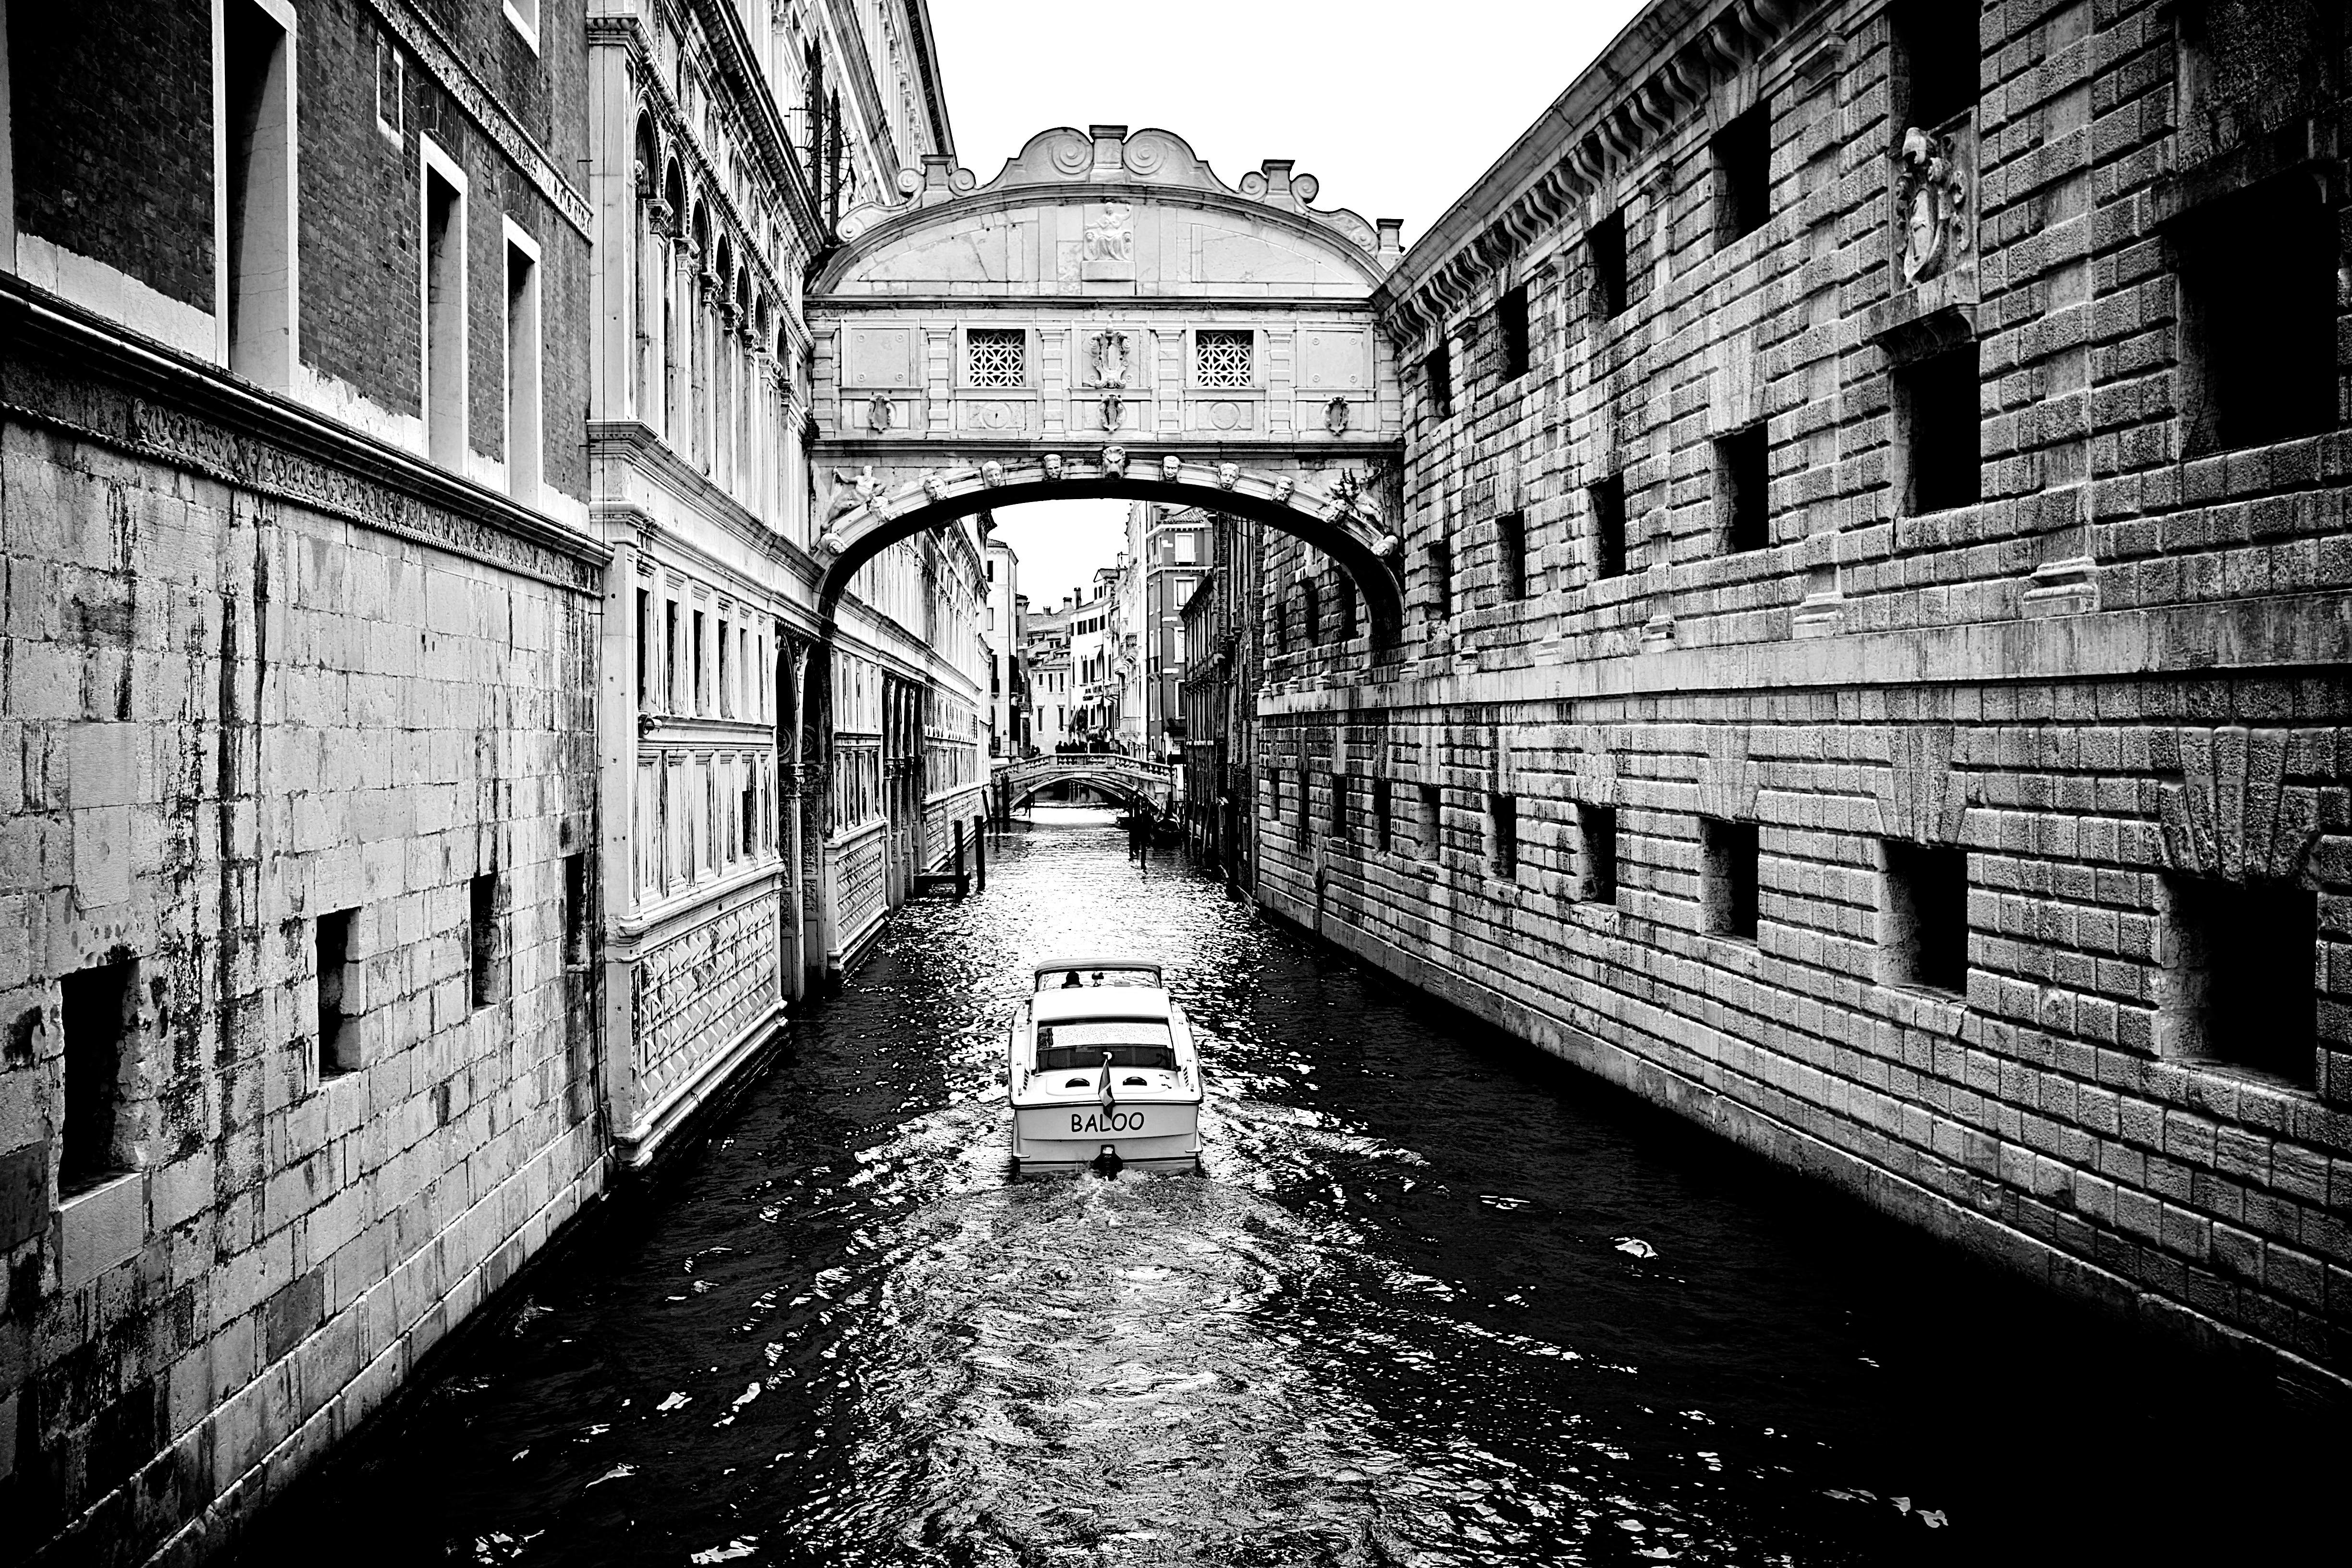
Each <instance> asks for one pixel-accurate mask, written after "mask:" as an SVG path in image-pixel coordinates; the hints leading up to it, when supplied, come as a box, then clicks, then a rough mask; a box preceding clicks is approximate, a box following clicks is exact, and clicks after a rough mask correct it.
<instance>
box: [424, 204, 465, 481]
mask: <svg viewBox="0 0 2352 1568" xmlns="http://www.w3.org/2000/svg"><path fill="white" fill-rule="evenodd" d="M424 248H425V450H426V452H427V453H428V454H429V455H430V456H431V458H433V460H434V461H435V462H436V463H438V464H440V465H441V466H442V467H443V468H457V469H463V468H464V467H465V465H466V200H465V197H464V195H462V194H461V193H460V192H459V191H458V189H457V186H456V185H454V184H450V182H449V181H448V180H447V179H446V178H445V177H444V176H443V174H441V172H440V170H439V169H438V168H436V167H434V166H433V165H431V164H430V163H428V164H427V165H426V167H425V247H424Z"/></svg>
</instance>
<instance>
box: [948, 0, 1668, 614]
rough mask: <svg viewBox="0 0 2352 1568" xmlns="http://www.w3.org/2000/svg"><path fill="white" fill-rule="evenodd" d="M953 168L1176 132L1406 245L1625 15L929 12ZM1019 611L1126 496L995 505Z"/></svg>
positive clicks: (1114, 539) (1320, 6)
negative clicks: (1011, 554)
mask: <svg viewBox="0 0 2352 1568" xmlns="http://www.w3.org/2000/svg"><path fill="white" fill-rule="evenodd" d="M930 6H931V26H932V28H933V31H934V32H935V34H936V35H937V37H938V39H939V47H940V75H941V76H942V77H943V78H944V79H945V80H946V85H947V99H948V119H949V123H950V125H951V126H952V128H953V129H954V132H955V139H956V154H957V158H958V160H959V161H960V162H961V163H962V164H963V165H964V166H965V167H966V168H968V169H970V170H971V172H972V173H973V174H977V175H978V176H979V177H980V179H981V180H982V182H983V183H985V182H987V181H989V180H991V179H993V178H995V176H996V172H997V171H998V170H999V169H1000V168H1002V167H1003V164H1004V161H1005V160H1006V159H1007V158H1010V157H1011V156H1013V153H1017V152H1019V151H1020V150H1021V147H1022V144H1023V143H1024V142H1027V141H1028V140H1029V138H1030V137H1032V136H1034V135H1035V134H1036V133H1037V132H1040V131H1045V130H1050V129H1052V128H1053V127H1055V126H1056V125H1075V126H1078V127H1080V128H1082V129H1083V128H1084V127H1086V126H1088V125H1095V124H1118V125H1125V126H1127V127H1128V128H1129V130H1141V129H1142V128H1143V127H1145V126H1147V125H1151V126H1158V127H1160V128H1161V129H1163V130H1168V131H1173V132H1176V134H1178V135H1179V136H1181V137H1183V138H1184V139H1185V140H1186V141H1188V142H1191V143H1192V148H1193V150H1194V151H1195V152H1197V153H1200V154H1201V155H1202V157H1203V158H1205V159H1207V160H1208V162H1209V165H1210V167H1212V168H1213V169H1214V170H1215V171H1216V172H1217V174H1218V175H1219V177H1221V178H1222V179H1223V180H1224V181H1225V183H1226V184H1236V183H1238V182H1239V180H1240V179H1241V176H1242V174H1244V172H1245V171H1247V170H1251V169H1255V168H1256V167H1257V166H1258V163H1259V162H1260V160H1262V159H1265V158H1289V159H1293V160H1295V161H1296V163H1297V169H1298V172H1299V173H1301V174H1313V175H1314V176H1315V177H1316V178H1317V179H1318V180H1320V181H1321V182H1322V185H1323V189H1322V194H1321V195H1318V197H1317V198H1316V201H1317V205H1320V206H1325V207H1335V206H1337V207H1352V208H1354V209H1355V210H1356V211H1357V212H1358V213H1360V215H1362V216H1364V217H1366V218H1383V217H1400V218H1402V219H1403V220H1404V237H1405V243H1406V244H1407V245H1411V244H1412V242H1413V240H1414V239H1415V238H1417V237H1419V236H1420V235H1421V234H1422V233H1423V231H1424V230H1426V229H1427V228H1428V227H1429V226H1430V225H1431V224H1432V223H1433V222H1435V221H1436V219H1437V217H1438V216H1439V215H1440V214H1441V213H1443V212H1444V210H1445V208H1446V207H1447V205H1450V204H1451V203H1452V202H1453V200H1454V197H1456V196H1458V195H1461V194H1462V193H1463V192H1464V191H1465V190H1466V189H1468V188H1469V186H1470V184H1472V182H1474V181H1475V180H1476V179H1477V177H1478V176H1479V175H1480V174H1484V173H1486V168H1487V166H1488V165H1489V164H1491V163H1494V161H1495V160H1496V159H1497V158H1499V157H1501V156H1502V155H1503V152H1504V150H1505V149H1506V148H1507V147H1509V146H1510V144H1511V143H1512V142H1513V141H1515V140H1517V137H1518V134H1519V132H1522V131H1524V130H1526V129H1527V128H1528V125H1529V124H1531V123H1532V122H1533V121H1534V120H1535V118H1536V116H1537V115H1538V114H1540V113H1542V112H1543V110H1544V107H1545V106H1546V105H1547V104H1549V103H1550V102H1551V100H1553V99H1554V98H1557V97H1558V96H1559V94H1560V92H1561V91H1562V89H1565V88H1566V87H1567V86H1568V84H1569V82H1570V80H1572V79H1574V78H1575V76H1576V73H1577V72H1578V71H1580V70H1581V69H1583V68H1584V67H1585V66H1586V65H1587V64H1588V63H1590V62H1591V59H1592V58H1593V57H1594V56H1595V55H1597V54H1599V53H1600V52H1601V48H1602V47H1604V46H1606V45H1607V44H1608V42H1609V40H1610V39H1611V38H1612V37H1615V36H1616V33H1617V30H1618V29H1619V28H1620V27H1622V26H1624V25H1625V23H1626V22H1627V20H1629V19H1630V18H1631V17H1632V16H1633V13H1634V12H1635V11H1636V10H1638V9H1639V8H1640V5H1639V4H1638V0H1549V3H1548V4H1541V3H1537V0H1438V3H1437V4H1435V5H1428V4H1420V5H1402V4H1399V3H1396V0H1352V3H1347V0H1160V3H1159V4H1156V5H1123V4H1119V3H1118V0H930ZM996 515H997V522H998V524H999V529H998V532H999V536H1000V537H1002V538H1003V539H1005V540H1007V541H1008V542H1011V544H1012V545H1013V549H1014V550H1016V551H1018V552H1020V555H1021V582H1022V589H1023V591H1024V593H1026V594H1027V595H1029V602H1030V604H1031V605H1033V606H1038V607H1043V606H1045V605H1050V604H1054V603H1057V602H1059V600H1060V599H1061V596H1062V595H1063V593H1064V592H1065V591H1066V590H1067V589H1069V588H1073V587H1076V586H1077V585H1078V584H1080V583H1081V582H1083V581H1084V580H1085V579H1086V578H1087V576H1088V575H1089V574H1091V573H1092V572H1093V571H1094V569H1095V567H1096V566H1097V565H1100V564H1103V563H1108V561H1110V560H1111V558H1112V557H1113V556H1115V555H1117V554H1118V550H1119V546H1120V543H1121V541H1122V539H1123V536H1124V529H1125V521H1126V517H1127V503H1126V502H1124V501H1060V502H1056V503H1054V504H1052V505H1048V506H1030V507H1017V508H1008V509H1006V510H1003V511H1000V512H998V513H997V514H996Z"/></svg>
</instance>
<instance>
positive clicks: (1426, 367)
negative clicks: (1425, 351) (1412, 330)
mask: <svg viewBox="0 0 2352 1568" xmlns="http://www.w3.org/2000/svg"><path fill="white" fill-rule="evenodd" d="M1446 351H1447V345H1446V343H1445V342H1444V341H1443V340H1440V341H1439V342H1438V345H1437V346H1436V347H1435V348H1433V349H1432V350H1430V351H1429V356H1428V357H1427V358H1426V359H1423V361H1422V362H1421V366H1422V371H1423V374H1425V375H1426V376H1427V377H1428V378H1429V406H1430V407H1431V408H1432V409H1433V410H1435V411H1436V414H1437V417H1439V418H1440V419H1446V418H1451V417H1452V416H1453V414H1454V365H1453V363H1452V361H1451V359H1450V358H1449V357H1448V355H1447V352H1446Z"/></svg>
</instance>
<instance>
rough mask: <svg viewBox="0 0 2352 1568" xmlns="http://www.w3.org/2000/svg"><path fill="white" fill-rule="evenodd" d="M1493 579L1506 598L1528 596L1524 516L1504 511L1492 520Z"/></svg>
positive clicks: (1526, 521) (1526, 537) (1526, 543)
mask: <svg viewBox="0 0 2352 1568" xmlns="http://www.w3.org/2000/svg"><path fill="white" fill-rule="evenodd" d="M1495 580H1496V584H1497V586H1499V587H1500V589H1501V590H1502V595H1503V597H1504V598H1506V599H1524V598H1526V597H1527V596H1528V514H1527V513H1525V512H1523V511H1507V512H1505V513H1504V514H1503V515H1502V516H1500V517H1498V518H1496V520H1495Z"/></svg>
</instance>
